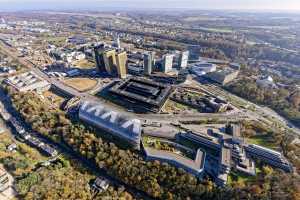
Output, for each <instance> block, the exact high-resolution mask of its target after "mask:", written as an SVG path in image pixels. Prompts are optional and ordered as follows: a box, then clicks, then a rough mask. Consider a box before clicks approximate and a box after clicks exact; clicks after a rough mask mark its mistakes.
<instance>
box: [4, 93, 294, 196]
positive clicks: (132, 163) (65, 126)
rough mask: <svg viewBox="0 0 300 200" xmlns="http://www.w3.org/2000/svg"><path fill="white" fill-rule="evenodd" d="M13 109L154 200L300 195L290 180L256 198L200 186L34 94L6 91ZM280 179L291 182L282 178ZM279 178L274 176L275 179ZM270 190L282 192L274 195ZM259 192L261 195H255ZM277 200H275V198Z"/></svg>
mask: <svg viewBox="0 0 300 200" xmlns="http://www.w3.org/2000/svg"><path fill="white" fill-rule="evenodd" d="M8 91H9V93H10V94H11V97H12V101H13V104H14V106H15V108H16V109H17V110H18V111H19V112H20V113H21V114H22V116H23V117H24V119H25V120H26V121H27V123H29V124H31V126H32V128H33V129H35V130H36V131H38V132H40V133H41V134H43V135H44V136H46V137H48V138H50V139H51V140H53V141H56V142H59V143H66V144H68V145H69V146H70V147H72V148H73V149H74V151H76V152H78V153H80V154H81V155H82V156H84V157H86V158H87V159H89V160H90V161H91V162H95V163H96V164H97V165H98V166H99V168H103V169H105V170H106V171H107V172H108V173H109V174H110V175H112V176H114V177H115V178H117V179H119V180H121V181H122V182H124V183H126V184H128V185H130V186H132V187H135V188H137V189H139V190H141V191H144V192H146V193H147V194H148V195H150V196H152V197H154V198H157V199H164V200H165V199H195V200H197V199H206V200H209V199H214V200H218V199H219V200H226V199H228V200H229V199H271V197H273V196H274V195H275V196H276V195H277V196H278V198H277V199H296V198H295V197H296V196H295V195H297V194H298V193H297V192H299V191H297V190H296V189H294V185H295V183H294V180H295V179H293V178H286V180H287V181H290V182H289V183H288V184H287V185H288V186H289V188H290V189H289V190H288V189H286V188H285V187H286V186H287V185H280V184H279V183H278V182H276V181H275V182H274V181H271V180H270V181H269V182H268V187H267V188H265V183H264V182H258V184H255V186H256V188H258V189H257V193H255V192H254V193H253V192H252V187H253V183H251V184H249V185H247V186H243V187H239V186H238V187H236V188H230V187H225V188H217V187H215V186H214V184H213V183H212V182H211V181H208V180H207V181H202V182H200V181H199V180H197V179H196V178H195V177H194V176H192V175H190V174H188V173H186V172H185V171H184V170H182V169H177V168H175V167H172V166H170V165H168V164H166V163H160V162H158V161H155V162H147V161H145V160H143V158H142V157H141V156H140V155H139V154H136V153H134V152H132V151H130V150H128V149H127V150H126V149H122V148H120V147H117V146H116V145H115V144H113V143H110V142H108V141H106V140H104V139H103V138H99V137H96V135H95V133H93V132H91V131H90V130H89V129H87V128H86V127H85V126H83V125H82V124H79V123H71V121H70V120H69V119H67V118H66V116H65V115H64V113H62V112H60V111H59V110H55V109H50V108H49V106H48V105H47V104H46V103H44V102H42V101H41V100H40V99H39V98H38V96H36V95H35V94H33V93H26V94H24V93H14V92H13V90H11V89H9V90H8ZM280 174H281V175H282V176H290V175H287V174H284V173H282V172H280ZM276 177H277V176H276ZM273 185H274V186H276V187H277V188H278V189H279V190H276V191H280V193H279V194H277V193H276V192H274V190H273V189H274V188H273ZM259 189H260V190H259ZM274 199H276V198H274Z"/></svg>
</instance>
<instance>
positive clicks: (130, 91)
mask: <svg viewBox="0 0 300 200" xmlns="http://www.w3.org/2000/svg"><path fill="white" fill-rule="evenodd" d="M171 91H172V88H171V87H170V86H167V85H164V84H161V83H157V82H153V81H151V80H148V79H143V78H129V79H127V80H125V81H123V82H119V83H117V84H116V85H114V86H113V87H111V88H110V90H109V92H111V93H112V94H113V95H115V96H117V97H118V98H119V99H121V98H123V100H126V101H127V102H128V103H129V104H132V103H133V102H134V105H135V107H138V106H140V107H141V108H143V109H146V110H151V111H154V112H158V111H160V109H161V107H162V106H163V104H164V103H165V101H166V100H167V98H168V97H169V94H170V93H171Z"/></svg>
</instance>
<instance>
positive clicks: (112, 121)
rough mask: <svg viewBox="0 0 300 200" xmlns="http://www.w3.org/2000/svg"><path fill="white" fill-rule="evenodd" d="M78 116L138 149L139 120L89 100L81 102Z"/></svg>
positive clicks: (139, 139)
mask: <svg viewBox="0 0 300 200" xmlns="http://www.w3.org/2000/svg"><path fill="white" fill-rule="evenodd" d="M79 118H80V119H81V120H83V121H85V122H87V123H89V124H91V125H93V126H95V127H97V128H99V129H102V130H103V131H106V132H107V133H109V134H112V135H113V136H115V137H118V138H120V139H122V140H124V141H126V142H127V143H129V144H130V145H132V146H133V147H134V148H135V149H140V141H141V130H142V129H141V121H140V120H138V119H132V118H129V117H127V116H125V115H122V114H121V113H118V112H116V111H113V110H111V109H109V108H106V107H105V106H104V105H102V104H101V103H99V102H95V101H91V100H84V101H82V102H81V106H80V109H79Z"/></svg>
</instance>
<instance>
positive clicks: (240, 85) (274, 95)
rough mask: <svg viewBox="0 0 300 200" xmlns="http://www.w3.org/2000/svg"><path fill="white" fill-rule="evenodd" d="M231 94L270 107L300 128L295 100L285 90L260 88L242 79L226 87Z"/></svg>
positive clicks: (299, 117)
mask: <svg viewBox="0 0 300 200" xmlns="http://www.w3.org/2000/svg"><path fill="white" fill-rule="evenodd" d="M226 89H227V90H229V91H231V92H232V93H234V94H236V95H238V96H241V97H243V98H246V99H248V100H250V101H252V102H255V103H258V104H263V105H267V106H270V107H271V108H272V109H274V110H275V111H277V112H278V113H280V114H281V115H283V116H284V117H286V118H287V119H289V120H290V121H291V122H293V123H294V124H295V125H296V126H298V127H300V111H299V106H298V105H297V104H298V103H295V102H297V99H293V100H292V101H290V100H291V99H292V98H291V97H293V98H296V97H294V96H291V94H290V92H289V91H288V90H286V89H271V88H265V89H264V88H260V87H259V86H258V85H257V84H256V82H255V80H253V79H250V78H242V79H240V80H238V81H237V82H234V83H233V84H230V85H229V86H227V87H226Z"/></svg>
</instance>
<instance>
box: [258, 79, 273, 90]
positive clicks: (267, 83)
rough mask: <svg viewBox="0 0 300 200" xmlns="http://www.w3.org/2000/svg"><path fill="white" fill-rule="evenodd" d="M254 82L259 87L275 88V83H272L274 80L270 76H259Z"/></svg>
mask: <svg viewBox="0 0 300 200" xmlns="http://www.w3.org/2000/svg"><path fill="white" fill-rule="evenodd" d="M256 84H257V85H258V86H259V87H261V88H271V89H274V88H277V85H276V84H275V83H274V80H273V78H272V77H271V76H267V77H261V78H260V79H257V80H256Z"/></svg>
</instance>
